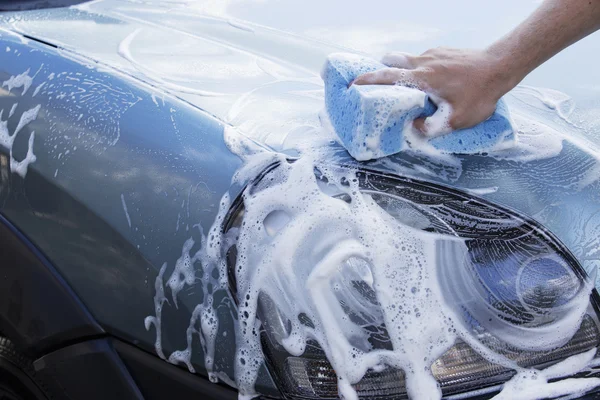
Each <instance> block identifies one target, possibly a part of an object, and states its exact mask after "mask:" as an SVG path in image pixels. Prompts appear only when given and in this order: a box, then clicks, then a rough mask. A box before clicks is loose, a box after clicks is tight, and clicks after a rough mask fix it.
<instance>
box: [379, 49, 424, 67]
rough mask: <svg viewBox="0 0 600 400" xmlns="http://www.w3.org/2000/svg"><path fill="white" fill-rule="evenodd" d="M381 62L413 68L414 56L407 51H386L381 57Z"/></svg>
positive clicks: (414, 65)
mask: <svg viewBox="0 0 600 400" xmlns="http://www.w3.org/2000/svg"><path fill="white" fill-rule="evenodd" d="M381 63H382V64H385V65H387V66H388V67H394V68H403V69H414V68H415V67H416V64H415V57H414V56H413V55H412V54H409V53H402V52H396V53H387V54H386V55H384V56H383V58H382V59H381Z"/></svg>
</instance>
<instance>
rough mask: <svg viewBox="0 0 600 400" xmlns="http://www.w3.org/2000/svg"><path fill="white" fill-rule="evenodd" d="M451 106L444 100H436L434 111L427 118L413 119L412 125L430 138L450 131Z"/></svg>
mask: <svg viewBox="0 0 600 400" xmlns="http://www.w3.org/2000/svg"><path fill="white" fill-rule="evenodd" d="M451 115H452V107H451V106H450V104H448V103H446V102H445V101H440V102H438V109H437V110H436V112H435V113H434V114H433V115H432V116H430V117H427V118H418V119H416V120H414V121H413V126H414V127H415V128H416V129H418V130H419V131H420V132H421V133H422V134H423V135H424V136H426V137H428V138H430V139H432V138H435V137H439V136H442V135H445V134H448V133H450V132H452V126H451V125H450V118H451Z"/></svg>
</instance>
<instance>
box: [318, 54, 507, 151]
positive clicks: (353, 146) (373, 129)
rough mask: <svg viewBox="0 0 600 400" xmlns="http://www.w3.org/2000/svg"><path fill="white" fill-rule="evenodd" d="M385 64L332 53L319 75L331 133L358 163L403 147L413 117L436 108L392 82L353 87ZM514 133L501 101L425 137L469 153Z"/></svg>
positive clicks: (498, 144)
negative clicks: (468, 122) (472, 119)
mask: <svg viewBox="0 0 600 400" xmlns="http://www.w3.org/2000/svg"><path fill="white" fill-rule="evenodd" d="M381 68H385V65H383V64H381V63H379V62H377V61H375V60H373V59H370V58H367V57H362V56H358V55H354V54H345V53H334V54H331V55H330V56H329V57H328V58H327V61H326V62H325V65H324V66H323V70H322V71H321V77H322V78H323V81H324V82H325V109H326V111H327V114H328V116H329V119H330V121H331V125H332V126H333V128H334V130H335V132H336V134H337V135H338V137H339V139H340V140H341V142H342V144H343V146H344V147H345V148H346V149H347V150H348V152H349V153H350V154H351V155H352V157H354V158H355V159H357V160H359V161H365V160H370V159H374V158H381V157H385V156H387V155H390V154H394V153H398V152H400V151H401V150H402V149H403V148H405V134H404V133H405V131H406V130H407V129H412V121H413V120H414V119H416V118H419V117H424V116H430V115H432V114H433V113H434V112H435V111H436V106H435V105H434V104H433V103H432V102H431V101H430V100H429V98H428V96H427V95H426V94H425V93H424V92H422V91H420V90H418V89H414V88H408V87H403V86H394V85H360V86H359V85H352V86H349V85H350V83H351V82H352V81H353V80H354V79H355V78H356V77H358V76H359V75H362V74H364V73H366V72H371V71H376V70H378V69H381ZM514 140H515V135H514V130H513V127H512V123H511V120H510V115H509V112H508V108H507V107H506V104H504V102H503V101H502V100H500V102H498V105H497V108H496V112H495V113H494V114H493V115H492V116H491V117H490V118H489V119H488V120H486V121H484V122H482V123H481V124H479V125H477V126H475V127H473V128H469V129H463V130H458V131H455V132H452V133H450V134H448V135H445V136H441V137H437V138H434V139H431V140H429V144H430V145H431V146H433V147H434V148H436V149H438V150H440V151H442V152H448V153H457V154H474V153H482V152H486V151H490V150H492V149H494V148H496V147H502V148H506V147H509V146H511V145H512V144H513V143H514Z"/></svg>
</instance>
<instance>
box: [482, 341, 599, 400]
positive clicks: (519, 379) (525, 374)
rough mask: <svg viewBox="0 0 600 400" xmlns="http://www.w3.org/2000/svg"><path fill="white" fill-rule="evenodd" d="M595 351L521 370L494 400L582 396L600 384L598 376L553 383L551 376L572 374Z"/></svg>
mask: <svg viewBox="0 0 600 400" xmlns="http://www.w3.org/2000/svg"><path fill="white" fill-rule="evenodd" d="M595 354H596V349H591V350H589V351H587V352H584V353H581V354H578V355H575V356H571V357H569V358H567V359H566V360H564V361H562V362H560V363H558V364H555V365H553V366H551V367H549V368H546V369H545V370H542V371H538V370H534V369H530V370H522V371H520V372H518V373H517V375H515V376H514V377H513V378H512V379H511V380H510V381H508V382H506V383H505V384H504V387H503V389H502V392H500V393H499V394H498V395H496V396H494V397H493V399H495V400H538V399H548V398H557V397H561V396H566V395H574V394H576V395H582V394H583V393H585V392H587V391H590V390H592V389H594V388H595V387H598V386H600V378H569V379H563V380H559V381H556V382H548V381H549V380H551V379H556V378H562V377H564V376H569V375H573V374H575V373H577V372H580V371H582V370H584V369H586V368H587V367H588V365H589V364H590V362H591V361H592V359H593V358H594V356H595Z"/></svg>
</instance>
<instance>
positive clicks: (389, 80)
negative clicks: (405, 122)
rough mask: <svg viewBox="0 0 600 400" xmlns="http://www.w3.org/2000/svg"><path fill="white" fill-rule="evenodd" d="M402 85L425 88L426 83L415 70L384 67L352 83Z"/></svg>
mask: <svg viewBox="0 0 600 400" xmlns="http://www.w3.org/2000/svg"><path fill="white" fill-rule="evenodd" d="M353 84H356V85H400V86H406V87H411V88H417V89H421V90H423V87H424V86H425V85H424V83H423V82H422V81H421V80H420V79H418V78H416V76H415V74H413V71H410V70H406V69H400V68H383V69H380V70H377V71H373V72H368V73H366V74H363V75H361V76H359V77H358V78H356V79H355V80H354V81H353V82H351V83H350V85H353Z"/></svg>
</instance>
